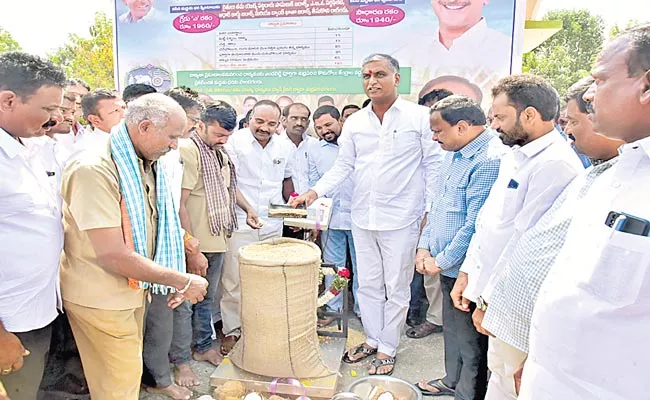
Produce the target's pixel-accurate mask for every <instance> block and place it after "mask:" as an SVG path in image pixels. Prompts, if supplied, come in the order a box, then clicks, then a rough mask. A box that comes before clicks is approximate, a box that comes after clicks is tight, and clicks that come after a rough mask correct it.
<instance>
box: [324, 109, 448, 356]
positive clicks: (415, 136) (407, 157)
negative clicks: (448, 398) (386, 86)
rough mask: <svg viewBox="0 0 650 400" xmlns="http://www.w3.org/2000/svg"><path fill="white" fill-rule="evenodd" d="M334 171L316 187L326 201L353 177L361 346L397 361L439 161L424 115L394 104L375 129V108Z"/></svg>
mask: <svg viewBox="0 0 650 400" xmlns="http://www.w3.org/2000/svg"><path fill="white" fill-rule="evenodd" d="M339 147H340V149H339V155H338V158H337V159H336V162H335V163H334V166H333V167H332V168H331V169H330V170H329V171H328V172H326V173H325V175H324V176H323V177H322V178H321V179H320V180H319V181H318V183H317V184H316V185H315V186H314V188H313V189H314V190H315V191H316V193H318V194H321V195H322V194H327V193H330V192H331V191H332V190H333V189H334V188H336V187H338V186H339V185H341V184H342V183H343V182H345V180H346V179H347V178H348V177H349V176H350V174H353V177H354V189H353V197H352V205H351V219H352V235H353V237H354V244H355V249H356V253H357V270H358V273H359V290H358V300H359V306H360V309H361V319H362V321H363V326H364V330H365V333H366V336H367V340H366V343H367V344H368V345H370V346H372V347H375V348H377V349H378V351H379V352H381V353H385V354H388V355H389V356H394V355H395V354H396V352H397V346H398V344H399V337H400V333H401V330H402V327H403V326H404V322H405V321H406V313H407V311H408V304H409V299H410V283H411V279H412V277H413V272H414V267H413V260H414V257H415V248H416V246H417V241H418V236H419V221H420V220H421V218H422V216H423V215H424V211H425V205H426V204H428V203H429V202H430V199H431V198H432V197H433V196H434V193H433V186H434V184H435V182H436V179H437V176H438V170H439V167H440V164H441V163H442V160H443V158H444V153H443V151H442V150H441V149H440V147H439V146H438V144H437V143H436V142H434V141H433V140H432V132H431V129H430V127H429V110H428V109H427V108H426V107H422V106H418V105H416V104H413V103H410V102H407V101H405V100H403V99H397V100H396V101H395V103H394V104H393V105H392V107H391V108H390V109H389V110H388V111H387V112H386V114H385V115H384V118H383V122H380V121H379V118H378V117H377V115H376V114H375V113H374V112H373V111H372V107H366V108H364V109H363V110H361V111H359V112H356V113H354V114H352V116H350V117H349V118H348V119H347V121H346V122H345V126H344V127H343V133H342V134H341V137H340V138H339Z"/></svg>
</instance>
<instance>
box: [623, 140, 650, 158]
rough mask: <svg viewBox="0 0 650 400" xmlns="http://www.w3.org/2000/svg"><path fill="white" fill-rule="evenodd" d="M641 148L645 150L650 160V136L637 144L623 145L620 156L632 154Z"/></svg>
mask: <svg viewBox="0 0 650 400" xmlns="http://www.w3.org/2000/svg"><path fill="white" fill-rule="evenodd" d="M639 147H641V149H643V151H644V152H645V154H646V156H648V157H649V158H650V136H648V137H645V138H643V139H639V140H637V141H636V142H632V143H626V144H624V145H622V146H621V147H619V148H618V154H623V153H625V152H630V151H632V150H636V149H638V148H639Z"/></svg>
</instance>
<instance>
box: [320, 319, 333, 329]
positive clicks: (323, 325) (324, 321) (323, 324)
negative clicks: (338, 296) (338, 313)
mask: <svg viewBox="0 0 650 400" xmlns="http://www.w3.org/2000/svg"><path fill="white" fill-rule="evenodd" d="M334 321H336V318H335V317H325V318H323V319H319V320H318V323H317V326H318V327H319V328H326V327H328V326H330V325H332V323H333V322H334Z"/></svg>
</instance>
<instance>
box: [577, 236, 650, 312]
mask: <svg viewBox="0 0 650 400" xmlns="http://www.w3.org/2000/svg"><path fill="white" fill-rule="evenodd" d="M576 267H578V268H579V266H576ZM648 267H650V238H649V237H646V236H640V235H632V234H630V233H626V232H619V231H612V234H611V235H610V237H609V239H608V240H607V241H606V242H605V245H604V246H603V247H602V251H601V252H600V255H599V256H598V257H597V259H596V262H595V266H594V267H593V269H589V268H586V269H585V270H584V271H582V277H581V278H580V279H579V281H580V286H582V288H583V289H584V290H586V291H587V292H589V293H591V294H592V295H593V296H594V297H595V298H596V299H598V300H601V301H605V302H607V303H609V304H611V305H613V306H616V307H625V306H628V305H631V304H633V303H634V302H635V301H636V300H637V298H638V297H639V293H640V290H641V287H642V286H643V285H644V279H645V278H646V275H647V272H648Z"/></svg>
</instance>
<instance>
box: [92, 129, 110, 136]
mask: <svg viewBox="0 0 650 400" xmlns="http://www.w3.org/2000/svg"><path fill="white" fill-rule="evenodd" d="M93 132H94V133H99V134H102V135H107V136H108V135H110V133H108V132H104V131H103V130H101V129H99V128H93Z"/></svg>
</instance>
